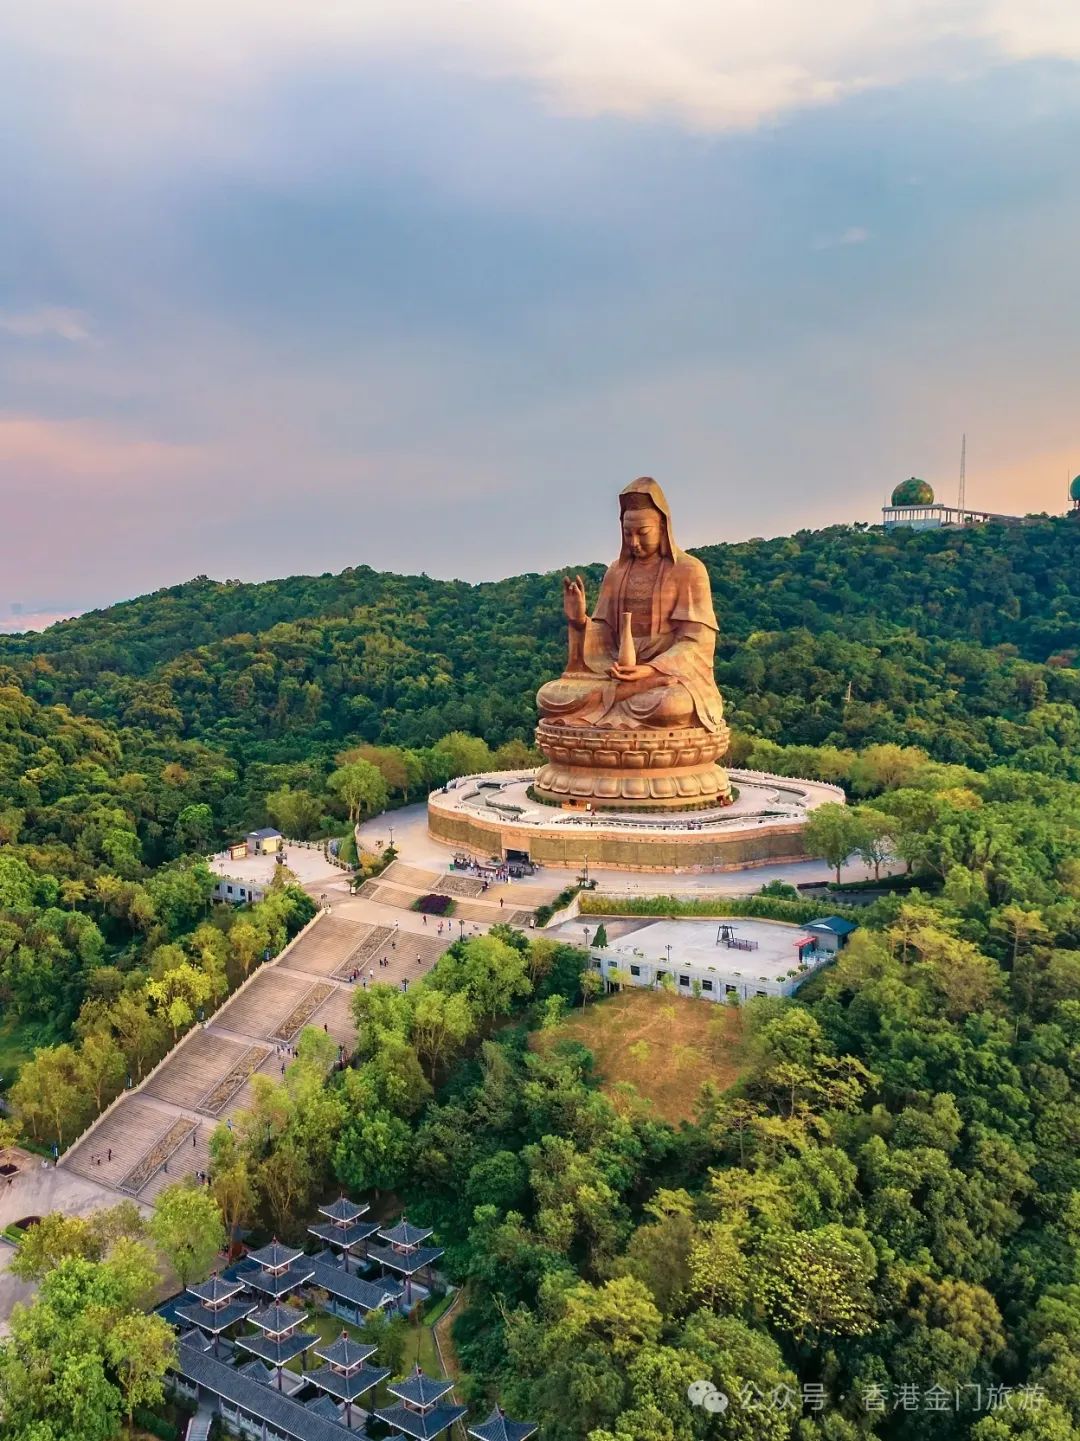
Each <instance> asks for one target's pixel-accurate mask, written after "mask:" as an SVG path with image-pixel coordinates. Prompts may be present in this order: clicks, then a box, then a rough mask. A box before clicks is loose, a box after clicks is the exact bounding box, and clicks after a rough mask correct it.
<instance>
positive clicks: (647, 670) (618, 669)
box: [608, 664, 666, 685]
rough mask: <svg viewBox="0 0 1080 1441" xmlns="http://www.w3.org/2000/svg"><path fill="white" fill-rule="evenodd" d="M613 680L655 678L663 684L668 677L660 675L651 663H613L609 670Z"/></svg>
mask: <svg viewBox="0 0 1080 1441" xmlns="http://www.w3.org/2000/svg"><path fill="white" fill-rule="evenodd" d="M608 674H609V675H610V676H611V678H612V679H613V680H622V681H629V680H655V681H656V682H657V683H658V684H660V685H663V684H664V682H665V680H666V677H665V676H659V675H657V673H656V669H655V668H654V667H653V666H651V665H618V664H616V665H613V666H612V667H611V670H610V671H609V672H608Z"/></svg>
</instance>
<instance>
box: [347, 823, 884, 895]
mask: <svg viewBox="0 0 1080 1441" xmlns="http://www.w3.org/2000/svg"><path fill="white" fill-rule="evenodd" d="M391 830H392V831H393V837H394V848H395V849H396V850H397V852H398V854H399V856H400V858H401V861H402V862H404V863H405V864H406V865H408V866H414V867H421V868H423V869H425V870H428V871H436V872H441V873H442V874H443V875H446V874H447V873H448V872H449V869H450V862H451V861H452V859H453V856H454V850H453V847H452V846H446V845H443V844H442V843H441V842H439V841H436V840H433V839H432V837H431V836H430V835H429V834H428V816H427V804H426V802H425V803H422V804H420V805H415V806H405V807H403V808H402V809H401V810H399V811H392V812H389V813H387V814H385V815H382V816H377V817H376V818H375V819H374V820H371V821H367V822H365V823H364V825H362V826H361V827H360V836H361V840H362V842H363V843H364V844H365V845H366V846H368V847H369V848H370V849H374V847H375V843H376V841H377V840H382V842H383V844H385V843H386V842H387V840H388V839H389V834H390V831H391ZM889 869H890V868H889V867H888V866H884V867H882V874H883V875H884V874H887V873H888V871H889ZM589 875H590V876H591V877H592V878H593V879H594V880H595V881H596V884H597V888H598V889H599V890H601V891H604V892H606V893H607V894H609V895H660V894H663V895H668V894H685V893H687V892H690V893H698V894H700V893H702V892H707V893H709V894H723V895H729V896H737V895H743V896H745V895H753V894H754V893H755V892H756V891H759V890H760V889H761V887H762V886H763V885H766V884H767V883H768V882H769V881H775V880H780V881H786V882H787V883H788V884H789V885H799V884H801V883H826V882H828V881H831V880H833V879H834V872H833V870H832V868H831V867H830V866H829V865H827V864H826V862H825V861H783V862H778V863H777V864H775V865H764V866H754V867H753V868H752V869H750V870H745V871H725V872H723V873H722V874H718V873H710V872H707V871H702V872H685V873H683V874H681V875H680V874H676V873H674V872H668V873H664V874H659V873H656V872H649V871H619V870H608V869H606V868H604V867H602V866H593V865H590V866H589ZM873 875H874V872H873V868H872V867H870V866H867V865H865V864H864V863H863V862H862V861H855V860H853V861H851V862H850V863H849V864H848V865H846V866H845V867H844V872H843V878H844V880H845V881H865V880H872V879H873ZM573 879H574V872H573V871H572V870H570V869H567V868H564V867H562V866H550V867H545V868H543V869H541V870H539V871H538V872H537V874H536V875H534V876H531V877H526V878H524V879H522V880H520V881H511V882H509V883H508V885H507V886H506V888H505V890H504V889H502V888H500V889H498V890H495V889H494V888H492V890H489V892H488V895H489V896H492V895H494V896H495V897H496V898H497V897H498V896H499V895H502V896H504V898H505V899H506V904H507V905H510V903H511V897H512V898H513V903H514V905H515V907H519V908H522V909H526V908H528V907H530V906H536V905H539V904H540V903H541V902H540V900H539V899H538V898H537V897H538V894H542V895H544V896H545V897H546V896H548V895H550V894H553V893H555V892H558V891H559V890H561V889H562V888H563V886H567V885H570V884H572V882H573Z"/></svg>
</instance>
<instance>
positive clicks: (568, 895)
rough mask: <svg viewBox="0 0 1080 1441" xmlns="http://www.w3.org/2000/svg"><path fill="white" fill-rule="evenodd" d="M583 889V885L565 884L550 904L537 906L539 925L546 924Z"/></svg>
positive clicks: (537, 921)
mask: <svg viewBox="0 0 1080 1441" xmlns="http://www.w3.org/2000/svg"><path fill="white" fill-rule="evenodd" d="M582 889H583V887H582V886H564V887H563V889H562V890H561V891H560V892H559V894H558V895H557V896H556V897H555V899H554V900H553V901H552V902H551V904H550V905H543V906H537V908H536V913H535V914H536V924H537V925H538V926H546V925H547V923H548V921H550V920H551V918H552V916H553V915H554V914H555V912H556V911H561V910H562V908H563V907H564V906H568V905H569V904H570V902H571V901H572V900H573V899H574V897H575V896H576V895H577V894H578V892H579V891H581V890H582ZM589 889H590V890H591V889H592V887H591V886H590V888H589Z"/></svg>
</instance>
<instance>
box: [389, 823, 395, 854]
mask: <svg viewBox="0 0 1080 1441" xmlns="http://www.w3.org/2000/svg"><path fill="white" fill-rule="evenodd" d="M390 849H391V850H393V849H394V827H393V826H391V827H390Z"/></svg>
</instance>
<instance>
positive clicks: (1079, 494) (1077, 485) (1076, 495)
mask: <svg viewBox="0 0 1080 1441" xmlns="http://www.w3.org/2000/svg"><path fill="white" fill-rule="evenodd" d="M1069 499H1070V500H1080V475H1078V476H1077V477H1076V479H1075V480H1074V481H1073V483H1072V485H1070V486H1069Z"/></svg>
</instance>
